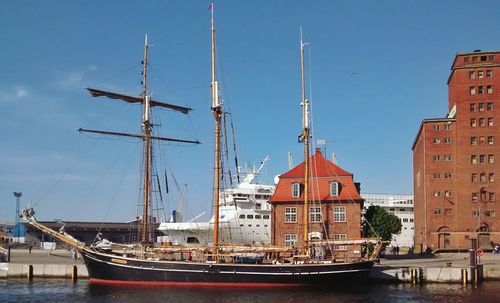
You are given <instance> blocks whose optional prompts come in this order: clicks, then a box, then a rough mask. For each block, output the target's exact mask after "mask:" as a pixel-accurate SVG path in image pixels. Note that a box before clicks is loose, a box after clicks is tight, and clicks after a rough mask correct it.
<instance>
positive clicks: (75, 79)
mask: <svg viewBox="0 0 500 303" xmlns="http://www.w3.org/2000/svg"><path fill="white" fill-rule="evenodd" d="M96 70H97V66H95V65H90V66H88V67H86V68H83V69H79V70H73V71H69V72H60V71H55V74H56V78H57V79H56V80H55V81H54V82H53V83H52V85H51V86H53V87H54V88H57V89H59V90H63V91H80V90H81V89H82V88H83V87H84V80H85V78H86V76H87V75H88V74H89V73H91V72H94V71H96Z"/></svg>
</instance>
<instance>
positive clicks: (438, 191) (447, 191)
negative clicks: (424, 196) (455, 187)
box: [434, 190, 452, 197]
mask: <svg viewBox="0 0 500 303" xmlns="http://www.w3.org/2000/svg"><path fill="white" fill-rule="evenodd" d="M442 193H444V196H445V197H451V196H452V192H451V190H445V191H443V192H441V191H440V190H435V191H434V197H441V195H442Z"/></svg>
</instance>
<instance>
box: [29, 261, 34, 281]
mask: <svg viewBox="0 0 500 303" xmlns="http://www.w3.org/2000/svg"><path fill="white" fill-rule="evenodd" d="M28 281H33V265H28Z"/></svg>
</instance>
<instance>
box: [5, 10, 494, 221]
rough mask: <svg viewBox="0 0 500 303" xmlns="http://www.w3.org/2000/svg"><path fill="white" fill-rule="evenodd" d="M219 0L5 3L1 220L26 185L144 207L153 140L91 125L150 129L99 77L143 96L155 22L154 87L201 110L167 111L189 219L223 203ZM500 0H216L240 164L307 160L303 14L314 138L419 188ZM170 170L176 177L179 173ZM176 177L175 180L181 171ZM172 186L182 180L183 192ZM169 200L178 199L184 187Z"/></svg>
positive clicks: (375, 180) (120, 212) (80, 210)
mask: <svg viewBox="0 0 500 303" xmlns="http://www.w3.org/2000/svg"><path fill="white" fill-rule="evenodd" d="M208 4H209V1H152V0H150V1H147V0H144V1H140V3H139V2H138V1H81V2H76V1H3V2H2V3H1V4H0V5H1V9H0V39H1V45H2V47H1V49H0V54H1V63H2V68H1V69H0V79H2V80H1V81H0V121H2V122H1V124H0V125H1V126H0V142H1V144H0V222H10V221H13V220H14V210H15V198H14V196H13V195H12V192H13V191H22V192H23V197H22V200H21V201H22V204H23V205H24V204H26V203H28V202H32V203H36V210H37V213H38V217H39V218H40V219H44V220H52V219H56V218H61V219H64V220H93V221H124V220H129V219H131V218H132V217H133V216H135V214H136V205H137V200H138V196H139V194H138V189H137V182H138V178H139V170H140V167H139V165H138V162H139V159H140V154H141V146H140V143H139V142H137V141H134V140H122V139H120V140H117V139H110V138H102V137H98V136H90V138H89V136H84V135H81V134H80V133H78V132H76V131H75V129H77V128H79V127H86V128H96V129H106V130H113V131H128V132H137V131H138V130H139V127H138V125H139V120H140V108H139V107H138V106H137V105H133V104H123V103H121V102H118V101H106V100H104V99H102V98H98V99H96V98H91V97H89V96H88V94H87V93H86V91H84V90H83V88H84V87H88V86H94V87H99V88H105V89H110V90H115V91H118V92H124V93H129V94H136V93H137V92H139V90H140V70H141V66H140V60H141V57H142V47H143V39H144V34H146V33H147V34H148V36H149V39H150V43H151V44H152V47H151V52H150V59H151V76H152V77H151V88H152V91H153V96H154V97H156V98H158V99H160V100H165V101H168V102H172V103H177V104H181V105H187V106H190V107H192V108H194V111H193V113H192V114H191V115H190V116H189V117H188V118H186V117H183V116H182V115H179V114H176V113H172V112H167V111H160V112H159V114H158V116H156V117H157V119H158V120H157V121H159V123H161V124H162V134H163V135H168V136H174V137H175V136H176V137H181V138H187V139H193V138H194V139H198V140H200V141H202V142H203V144H202V145H199V146H177V145H173V146H170V145H169V146H165V145H164V146H162V147H161V148H162V153H161V156H160V155H158V157H159V158H161V159H160V160H161V161H162V162H163V163H164V164H165V165H166V166H167V167H168V170H169V171H173V172H174V173H175V176H176V180H177V182H178V183H179V184H180V186H182V185H183V184H187V186H188V193H187V201H188V205H189V207H188V209H187V210H186V211H185V217H189V216H192V215H196V214H198V213H200V212H202V211H206V212H207V215H206V216H208V215H209V214H210V205H211V188H212V182H211V178H212V157H213V156H212V137H213V133H212V132H213V118H212V115H211V113H210V104H211V100H210V88H209V82H210V13H209V10H208V9H207V7H208ZM496 6H497V3H496V2H495V1H474V2H469V1H451V0H450V1H326V0H325V1H216V2H215V8H216V11H215V14H216V28H217V45H218V59H219V62H218V68H219V73H218V74H219V80H220V82H221V85H222V91H223V95H224V99H225V102H226V105H227V106H228V107H229V108H230V109H231V112H232V117H233V122H234V124H235V132H236V140H237V143H238V148H239V159H240V162H248V163H254V162H257V163H258V162H259V161H260V160H261V159H263V158H264V157H265V156H266V155H269V156H270V157H271V159H272V160H271V161H270V163H269V164H268V167H267V169H266V171H265V174H264V176H263V178H264V180H265V181H267V182H272V180H273V178H274V176H275V175H278V174H280V173H283V172H285V171H286V170H287V169H288V159H287V153H288V152H291V153H292V154H293V159H294V163H295V164H297V163H299V162H300V161H301V160H302V148H301V146H300V145H299V144H297V135H298V134H299V133H300V106H299V99H300V74H299V72H300V69H299V57H298V55H299V50H298V48H299V42H298V39H299V27H300V26H302V27H303V31H304V39H305V41H306V42H309V43H310V45H311V49H310V54H311V56H310V58H311V64H310V66H311V72H310V73H311V74H310V75H311V77H310V81H309V83H310V85H311V99H312V103H313V122H314V133H313V135H314V140H316V139H326V140H329V141H331V142H329V143H328V146H327V153H328V154H330V153H331V152H335V153H336V154H337V160H338V163H339V164H340V165H341V166H342V167H343V168H345V169H347V170H349V171H350V172H352V173H354V175H355V179H356V181H358V182H361V184H362V185H361V186H362V191H363V192H377V193H412V191H413V189H412V186H413V185H412V184H413V181H412V154H411V145H412V142H413V139H414V137H415V135H416V132H417V130H418V127H419V125H420V121H421V120H422V119H424V118H434V117H442V116H444V115H445V114H446V112H447V98H448V96H447V86H446V81H447V77H448V75H449V72H450V66H451V63H452V60H453V58H454V55H455V54H456V53H457V52H468V51H473V50H475V49H482V50H498V49H499V48H500V47H499V42H498V33H499V32H500V21H498V16H497V11H496V10H495V9H494V8H496ZM171 183H172V180H171ZM171 187H174V186H173V185H172V186H171ZM172 192H174V191H172ZM168 203H169V204H168V205H167V207H168V208H169V209H172V208H175V205H177V197H176V194H173V195H172V197H171V198H169V202H168Z"/></svg>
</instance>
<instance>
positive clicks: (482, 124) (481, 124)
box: [470, 117, 493, 127]
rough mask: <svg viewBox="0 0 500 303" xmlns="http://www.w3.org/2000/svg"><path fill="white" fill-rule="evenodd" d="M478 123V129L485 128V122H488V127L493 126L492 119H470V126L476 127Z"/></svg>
mask: <svg viewBox="0 0 500 303" xmlns="http://www.w3.org/2000/svg"><path fill="white" fill-rule="evenodd" d="M478 122H479V127H485V126H486V122H488V126H490V127H491V126H493V117H488V118H472V119H470V126H471V127H477V126H478Z"/></svg>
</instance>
